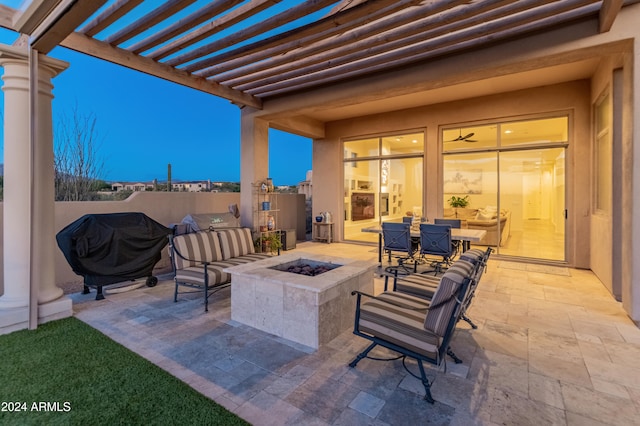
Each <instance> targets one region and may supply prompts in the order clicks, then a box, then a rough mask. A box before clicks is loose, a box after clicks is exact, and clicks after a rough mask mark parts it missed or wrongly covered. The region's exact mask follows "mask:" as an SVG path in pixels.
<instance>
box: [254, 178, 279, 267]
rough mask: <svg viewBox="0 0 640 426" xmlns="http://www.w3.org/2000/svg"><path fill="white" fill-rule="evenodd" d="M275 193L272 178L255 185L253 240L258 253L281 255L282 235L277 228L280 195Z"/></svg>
mask: <svg viewBox="0 0 640 426" xmlns="http://www.w3.org/2000/svg"><path fill="white" fill-rule="evenodd" d="M274 191H275V188H274V186H273V181H272V180H271V178H266V179H264V180H260V181H257V182H255V183H254V184H253V226H254V227H253V240H254V246H255V248H256V251H258V252H262V253H276V252H277V253H278V254H280V248H281V247H282V241H281V238H282V235H281V231H280V229H278V228H277V225H278V212H279V209H278V194H277V193H276V192H274ZM276 241H277V242H276Z"/></svg>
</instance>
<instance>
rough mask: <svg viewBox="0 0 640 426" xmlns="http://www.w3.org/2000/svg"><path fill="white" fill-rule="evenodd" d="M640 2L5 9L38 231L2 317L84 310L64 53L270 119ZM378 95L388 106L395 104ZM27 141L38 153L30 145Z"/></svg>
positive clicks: (313, 0)
mask: <svg viewBox="0 0 640 426" xmlns="http://www.w3.org/2000/svg"><path fill="white" fill-rule="evenodd" d="M638 2H639V1H638V0H602V1H596V0H562V1H551V0H519V1H511V0H508V1H507V0H475V1H469V0H439V1H421V0H307V1H280V0H244V1H242V0H212V1H203V0H202V1H196V0H167V1H162V2H161V1H148V2H143V1H142V0H108V1H107V0H32V1H27V2H25V4H24V5H23V6H22V7H21V8H20V9H19V10H15V9H12V8H9V7H6V6H1V5H0V26H2V27H5V28H8V29H10V30H13V31H15V32H17V33H19V34H21V36H20V37H19V38H18V40H17V41H16V42H15V43H14V45H13V46H0V66H3V67H4V69H5V74H4V80H5V83H4V87H3V90H4V91H5V105H6V108H5V111H6V118H5V145H6V147H5V164H6V166H5V182H6V185H5V188H6V189H5V194H4V199H5V202H4V205H5V213H4V221H5V224H15V223H18V222H20V221H23V218H24V217H29V218H30V220H29V227H28V231H29V232H23V230H21V229H16V227H11V226H5V228H4V229H5V232H4V246H5V247H8V246H11V247H12V249H11V250H5V252H4V266H5V272H4V274H5V280H4V282H5V294H4V296H2V297H1V298H0V317H1V316H2V315H3V311H5V312H6V311H7V310H12V311H11V313H10V315H12V316H13V317H15V319H16V320H15V324H18V325H17V326H16V327H21V326H22V327H23V326H24V324H26V323H29V324H31V326H32V327H35V325H36V324H37V322H38V318H40V321H42V320H43V319H44V320H46V319H47V318H57V317H60V316H65V315H69V314H70V312H71V306H70V302H69V301H64V300H61V299H62V293H61V291H60V290H59V289H58V288H57V287H56V286H55V283H53V282H52V280H53V278H52V277H53V274H52V273H51V270H52V268H53V251H54V250H55V247H54V241H55V239H54V228H53V218H52V215H53V208H52V206H53V193H52V189H51V188H50V187H51V186H52V185H50V182H51V181H52V180H53V170H52V165H53V161H52V157H53V150H52V134H51V133H52V132H51V102H50V100H51V85H50V80H51V79H52V78H53V77H55V75H57V74H58V73H59V72H63V70H64V69H65V68H66V67H67V64H66V63H64V62H62V61H58V60H55V59H53V58H49V57H47V56H46V55H47V54H48V53H49V52H50V51H51V50H52V49H53V48H54V47H56V46H63V47H67V48H69V49H73V50H75V51H78V52H82V53H85V54H88V55H91V56H94V57H97V58H100V59H104V60H106V61H110V62H113V63H116V64H119V65H122V66H125V67H128V68H131V69H134V70H138V71H141V72H144V73H147V74H150V75H153V76H156V77H159V78H163V79H166V80H169V81H172V82H175V83H178V84H182V85H184V86H188V87H191V88H194V89H197V90H200V91H203V92H206V93H210V94H212V95H215V96H219V97H222V98H225V99H228V100H229V101H231V102H232V103H234V104H236V105H238V106H239V107H240V108H242V109H243V111H260V110H262V109H263V108H265V106H266V105H268V104H269V103H278V102H281V101H283V100H285V99H286V98H287V97H289V96H293V95H299V94H304V93H306V92H308V91H311V90H322V89H325V88H327V89H328V88H331V87H333V85H336V84H344V83H345V82H355V81H359V80H361V79H364V78H368V79H371V78H373V79H375V78H376V77H378V76H379V77H380V78H383V76H384V75H385V74H386V73H389V72H393V71H395V70H401V69H403V68H404V67H409V66H412V67H415V66H424V68H425V69H428V68H429V64H430V62H431V61H434V60H438V59H440V58H446V57H449V56H451V55H458V54H462V53H464V52H472V51H474V50H477V49H482V48H486V47H489V46H493V45H495V44H497V43H501V42H505V41H513V40H518V39H520V38H523V37H526V36H529V35H532V34H539V33H544V32H546V31H550V30H557V29H558V28H562V27H563V26H565V25H567V24H569V23H574V22H579V21H582V20H587V19H593V18H594V17H597V19H598V22H599V28H598V31H599V32H600V33H605V32H607V31H609V30H610V29H611V27H612V25H613V24H614V22H615V20H616V16H617V15H618V14H619V12H620V11H621V9H622V8H623V7H625V6H628V5H631V4H634V3H638ZM550 63H551V62H550ZM431 88H432V89H438V87H437V85H434V86H432V87H431ZM427 89H429V88H426V89H425V90H427ZM395 95H398V93H395ZM371 96H372V98H371V99H372V100H378V99H380V98H381V97H383V96H384V94H380V93H377V94H376V95H375V96H376V97H377V98H374V96H373V95H371ZM365 97H366V95H365ZM246 126H247V123H246V122H245V121H244V120H243V133H244V135H243V142H242V151H243V152H242V168H243V170H242V184H243V195H242V200H243V202H242V206H243V212H242V214H243V220H244V221H245V222H246V221H247V220H248V218H249V217H250V213H249V210H247V209H250V200H251V198H250V197H251V195H250V194H248V192H249V191H248V190H245V189H244V188H247V187H248V185H247V184H250V183H251V182H255V181H256V180H257V179H258V178H264V177H266V176H267V172H268V170H266V169H265V168H264V166H263V165H260V164H258V163H259V162H258V160H257V159H258V158H259V157H260V156H261V155H262V156H264V154H265V152H266V153H268V150H267V149H266V148H265V146H264V144H263V142H262V141H261V139H262V138H263V137H264V133H265V127H264V126H262V125H260V126H256V124H255V123H252V124H251V125H248V128H245V127H246ZM268 126H271V127H280V128H282V129H284V130H292V129H294V130H297V131H298V132H299V133H300V134H304V135H312V136H317V135H321V134H322V130H321V129H320V128H321V127H322V122H321V121H320V120H319V119H318V117H315V116H313V115H305V113H304V112H301V113H300V115H298V116H295V117H287V118H282V117H277V118H274V119H273V120H271V121H270V122H269V123H267V124H266V127H268ZM254 136H255V139H257V141H256V142H254V141H253V139H254ZM24 140H30V141H31V145H29V144H24V143H21V141H24ZM12 182H30V183H31V184H30V191H29V192H30V197H24V196H23V192H22V191H21V192H19V193H18V192H12V191H11V186H12ZM27 306H30V307H31V308H30V310H28V312H29V315H28V318H26V317H25V315H26V312H27V308H26V307H27ZM38 307H39V310H40V314H38ZM20 324H22V325H20ZM1 326H2V324H1V321H0V328H1Z"/></svg>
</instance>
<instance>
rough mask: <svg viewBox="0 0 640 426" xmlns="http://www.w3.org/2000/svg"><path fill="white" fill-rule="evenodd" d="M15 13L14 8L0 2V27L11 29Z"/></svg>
mask: <svg viewBox="0 0 640 426" xmlns="http://www.w3.org/2000/svg"><path fill="white" fill-rule="evenodd" d="M15 15H16V10H15V9H12V8H10V7H8V6H4V5H1V4H0V27H3V28H8V29H13V19H14V16H15Z"/></svg>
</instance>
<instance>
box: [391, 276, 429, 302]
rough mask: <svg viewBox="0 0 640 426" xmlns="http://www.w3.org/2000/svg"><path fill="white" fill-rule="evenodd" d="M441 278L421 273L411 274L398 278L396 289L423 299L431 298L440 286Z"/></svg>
mask: <svg viewBox="0 0 640 426" xmlns="http://www.w3.org/2000/svg"><path fill="white" fill-rule="evenodd" d="M439 283H440V278H438V277H433V276H426V275H421V274H411V275H407V276H406V277H402V278H398V280H397V281H396V285H395V290H396V291H398V292H401V293H406V294H410V295H412V296H415V297H420V298H422V299H427V300H431V298H432V297H433V294H434V293H435V292H436V288H438V284H439Z"/></svg>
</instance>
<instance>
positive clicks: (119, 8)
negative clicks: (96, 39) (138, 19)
mask: <svg viewBox="0 0 640 426" xmlns="http://www.w3.org/2000/svg"><path fill="white" fill-rule="evenodd" d="M142 1H143V0H117V1H116V2H115V3H114V4H112V5H111V6H109V7H108V8H106V9H105V10H104V11H103V12H102V13H101V14H100V15H98V16H96V17H95V18H93V19H92V20H91V21H90V22H87V24H86V25H85V26H84V27H82V29H80V30H79V32H81V33H82V34H86V35H88V36H90V37H93V36H94V35H96V34H98V33H99V32H100V31H102V30H104V29H105V28H107V27H108V26H109V25H111V24H113V23H114V22H116V21H117V20H118V19H120V18H122V17H123V16H124V15H126V14H127V13H129V12H130V11H131V10H133V9H134V8H135V7H136V6H138V5H139V4H140V3H142Z"/></svg>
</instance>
